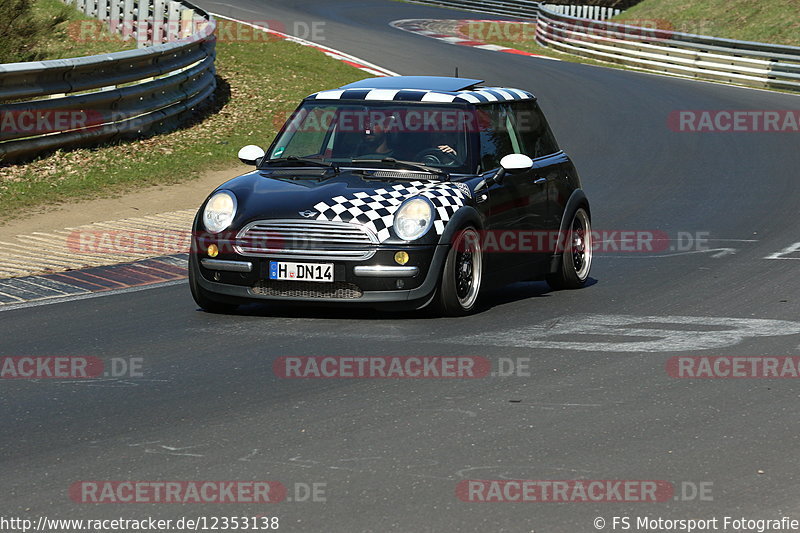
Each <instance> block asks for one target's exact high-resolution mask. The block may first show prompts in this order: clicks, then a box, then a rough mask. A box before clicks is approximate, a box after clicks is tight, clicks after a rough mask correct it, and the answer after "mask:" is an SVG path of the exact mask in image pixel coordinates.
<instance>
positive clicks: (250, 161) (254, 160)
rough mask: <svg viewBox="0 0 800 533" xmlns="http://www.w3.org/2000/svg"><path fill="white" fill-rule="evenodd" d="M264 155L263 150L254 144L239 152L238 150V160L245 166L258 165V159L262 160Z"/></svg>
mask: <svg viewBox="0 0 800 533" xmlns="http://www.w3.org/2000/svg"><path fill="white" fill-rule="evenodd" d="M265 155H267V154H266V153H265V152H264V150H263V149H262V148H261V147H260V146H256V145H254V144H248V145H247V146H245V147H244V148H242V149H241V150H239V159H241V160H242V163H244V164H245V165H258V164H259V163H260V159H262V158H263V157H264V156H265Z"/></svg>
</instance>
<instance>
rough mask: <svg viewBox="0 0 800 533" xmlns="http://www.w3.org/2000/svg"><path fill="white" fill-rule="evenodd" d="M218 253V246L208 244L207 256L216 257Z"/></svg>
mask: <svg viewBox="0 0 800 533" xmlns="http://www.w3.org/2000/svg"><path fill="white" fill-rule="evenodd" d="M218 255H219V248H217V245H216V244H209V245H208V257H217V256H218Z"/></svg>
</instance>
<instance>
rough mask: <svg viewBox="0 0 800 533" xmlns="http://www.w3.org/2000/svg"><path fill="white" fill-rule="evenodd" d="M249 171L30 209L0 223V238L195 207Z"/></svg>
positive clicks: (209, 175) (208, 174) (243, 169)
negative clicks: (226, 183)
mask: <svg viewBox="0 0 800 533" xmlns="http://www.w3.org/2000/svg"><path fill="white" fill-rule="evenodd" d="M251 170H253V167H249V166H245V165H237V166H235V167H232V168H230V169H227V170H215V171H209V172H205V173H203V174H202V175H201V176H200V177H199V178H198V179H196V180H192V181H188V182H184V183H179V184H176V185H157V186H154V187H147V188H144V189H139V190H137V191H135V192H131V193H126V194H123V195H121V196H115V197H113V198H99V199H95V200H87V201H83V202H73V203H71V204H69V205H60V206H57V207H48V208H42V209H39V210H33V211H32V212H30V213H29V214H27V215H25V217H24V218H17V219H15V220H12V221H8V222H6V223H4V224H2V225H0V241H6V240H9V239H11V238H13V237H16V236H17V235H22V234H28V233H33V232H51V231H55V230H61V229H64V228H70V227H74V226H81V225H84V224H91V223H93V222H102V221H106V220H117V219H121V218H130V217H140V216H146V215H155V214H158V213H164V212H168V211H178V210H181V209H192V208H197V207H199V206H200V204H201V203H202V202H203V200H205V199H206V197H207V196H208V194H209V193H210V192H211V191H212V190H214V188H215V187H217V186H218V185H219V184H221V183H223V182H225V181H227V180H229V179H231V178H233V177H235V176H238V175H240V174H244V173H246V172H248V171H251Z"/></svg>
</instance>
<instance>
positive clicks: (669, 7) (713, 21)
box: [614, 0, 800, 46]
mask: <svg viewBox="0 0 800 533" xmlns="http://www.w3.org/2000/svg"><path fill="white" fill-rule="evenodd" d="M618 19H619V20H620V21H621V22H624V20H625V19H628V20H650V21H661V22H662V24H666V25H667V26H668V27H669V28H670V29H672V30H674V31H679V32H684V33H698V34H703V35H712V36H714V37H724V38H727V39H738V40H740V41H758V42H764V43H775V44H788V45H794V46H800V2H798V0H644V1H643V2H642V3H640V4H638V5H636V6H633V7H632V8H630V9H628V10H627V11H625V12H624V13H620V14H619V15H618V16H617V17H615V18H614V20H618ZM659 27H664V26H663V25H661V24H660V25H659Z"/></svg>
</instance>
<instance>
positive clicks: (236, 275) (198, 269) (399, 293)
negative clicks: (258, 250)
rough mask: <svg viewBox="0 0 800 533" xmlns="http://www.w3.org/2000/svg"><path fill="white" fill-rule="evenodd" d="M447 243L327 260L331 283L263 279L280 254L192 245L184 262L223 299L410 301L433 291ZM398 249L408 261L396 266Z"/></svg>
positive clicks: (212, 294) (425, 297) (207, 288)
mask: <svg viewBox="0 0 800 533" xmlns="http://www.w3.org/2000/svg"><path fill="white" fill-rule="evenodd" d="M448 249H449V247H448V246H447V245H431V246H418V247H405V248H395V247H386V248H383V247H381V248H379V249H378V251H377V252H376V253H375V255H374V256H373V257H371V258H370V259H369V260H366V261H330V262H332V263H334V283H332V284H331V283H313V282H301V281H272V280H269V279H268V275H267V272H268V265H269V261H270V260H282V261H285V260H286V259H279V258H273V259H271V258H269V257H265V258H261V257H244V256H237V255H233V254H226V255H225V256H224V257H218V258H215V259H210V258H208V257H206V256H204V255H203V254H198V253H197V251H195V252H194V253H193V254H192V257H191V258H190V260H189V268H191V269H192V270H193V278H194V279H195V280H196V282H197V284H198V285H199V287H200V288H202V289H203V290H204V291H205V292H206V293H209V294H208V295H209V296H210V297H212V298H214V297H215V296H216V297H217V298H218V299H219V300H220V301H225V302H236V303H246V302H248V301H254V300H273V301H286V302H314V303H336V304H351V305H359V304H377V303H400V302H414V301H418V300H429V299H430V298H431V297H432V296H433V292H434V290H435V289H436V286H437V284H438V282H439V278H440V275H441V272H442V268H443V266H444V261H445V259H446V257H447V252H448ZM401 250H403V251H406V252H408V253H409V255H410V261H409V262H408V263H407V264H406V265H404V266H402V267H401V266H400V265H397V264H396V263H395V262H394V259H393V258H394V254H395V253H396V252H398V251H401ZM303 262H315V261H303ZM316 262H323V261H316ZM204 263H205V265H206V266H203V264H204ZM209 267H210V268H209Z"/></svg>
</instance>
